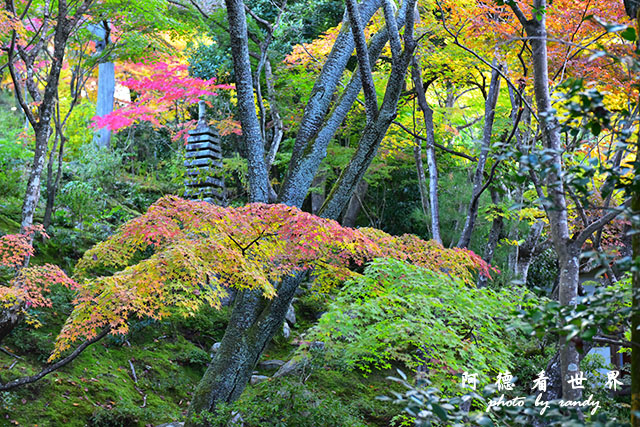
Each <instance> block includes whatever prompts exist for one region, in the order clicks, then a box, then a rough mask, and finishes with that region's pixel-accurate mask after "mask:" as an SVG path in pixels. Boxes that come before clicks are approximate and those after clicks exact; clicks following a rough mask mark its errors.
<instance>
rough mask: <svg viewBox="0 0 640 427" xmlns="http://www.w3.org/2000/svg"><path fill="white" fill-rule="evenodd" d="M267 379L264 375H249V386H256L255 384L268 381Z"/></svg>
mask: <svg viewBox="0 0 640 427" xmlns="http://www.w3.org/2000/svg"><path fill="white" fill-rule="evenodd" d="M268 379H269V377H267V376H266V375H251V379H250V380H249V384H251V385H256V384H260V383H261V382H263V381H266V380H268Z"/></svg>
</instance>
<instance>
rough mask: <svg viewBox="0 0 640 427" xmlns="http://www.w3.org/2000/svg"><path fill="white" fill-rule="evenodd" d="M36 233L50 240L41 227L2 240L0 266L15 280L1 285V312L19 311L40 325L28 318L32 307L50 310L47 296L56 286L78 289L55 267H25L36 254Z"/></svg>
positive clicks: (29, 321)
mask: <svg viewBox="0 0 640 427" xmlns="http://www.w3.org/2000/svg"><path fill="white" fill-rule="evenodd" d="M36 233H40V234H41V235H42V236H44V237H47V235H46V234H45V233H44V230H43V229H42V227H41V226H32V227H29V228H28V229H27V230H26V231H25V232H24V233H22V234H7V235H5V236H2V237H0V267H2V268H5V269H10V270H12V271H13V274H12V275H11V276H12V278H11V279H10V280H9V283H7V284H6V285H4V286H0V309H2V310H5V309H18V310H19V311H20V312H21V313H22V314H24V315H25V319H26V321H27V322H28V323H31V324H34V325H35V326H39V323H38V321H37V319H35V318H34V317H32V316H30V315H29V312H28V309H29V308H31V307H51V300H50V299H49V298H48V294H49V293H50V292H51V287H52V286H53V285H56V284H57V285H62V286H65V287H67V288H69V289H77V288H78V286H77V283H76V282H75V281H74V280H72V279H71V278H69V277H68V276H67V275H66V274H65V272H64V271H62V270H61V269H60V268H59V267H57V266H55V265H52V264H44V265H36V266H30V267H22V266H23V264H24V262H25V259H26V258H27V257H31V256H33V254H34V249H33V246H32V244H31V241H32V239H33V237H34V235H35V234H36Z"/></svg>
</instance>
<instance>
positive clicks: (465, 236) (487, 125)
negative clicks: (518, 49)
mask: <svg viewBox="0 0 640 427" xmlns="http://www.w3.org/2000/svg"><path fill="white" fill-rule="evenodd" d="M500 68H501V66H499V65H498V61H497V60H496V59H494V60H493V69H492V71H491V83H490V84H489V93H488V94H487V100H486V102H485V108H484V129H483V132H482V144H481V146H480V156H479V157H478V165H477V166H476V172H475V175H474V176H473V191H472V192H471V201H470V202H469V208H468V209H467V219H466V220H465V223H464V227H463V228H462V233H461V234H460V239H459V240H458V245H457V246H458V247H459V248H466V247H468V246H469V243H470V242H471V235H472V234H473V229H474V227H475V225H476V219H477V218H478V205H479V201H480V192H481V191H482V187H483V182H484V167H485V165H486V163H487V156H488V155H489V149H490V148H491V134H492V133H493V122H494V119H495V115H496V105H497V104H498V95H500V79H501V77H500V74H499V73H498V70H499V69H500Z"/></svg>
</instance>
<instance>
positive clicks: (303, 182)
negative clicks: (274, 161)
mask: <svg viewBox="0 0 640 427" xmlns="http://www.w3.org/2000/svg"><path fill="white" fill-rule="evenodd" d="M365 4H368V3H365ZM375 4H378V7H379V2H376V3H375ZM406 8H407V6H406V2H403V4H402V6H401V7H400V11H399V12H398V18H397V19H396V24H397V26H398V27H402V26H404V25H405V18H406V15H405V11H406ZM365 10H368V9H365V8H364V6H363V4H362V3H361V5H360V14H361V15H362V17H363V18H362V19H363V22H364V21H365V17H366V16H365ZM373 12H375V10H372V11H371V12H370V14H369V15H368V16H369V17H370V16H371V15H373ZM367 13H369V12H367ZM343 28H345V30H346V28H348V26H347V25H346V24H345V25H343ZM387 28H388V26H385V28H383V29H382V30H380V31H378V32H377V33H376V35H374V36H373V37H372V38H371V41H370V43H369V61H370V62H371V63H372V64H373V63H375V61H376V60H377V59H378V57H379V56H380V54H381V52H382V49H384V47H385V45H386V44H387V41H388V40H389V34H388V31H387ZM341 37H342V32H341V33H340V34H339V35H338V39H337V40H336V43H335V44H334V46H333V48H332V50H331V51H332V52H333V51H334V50H335V51H340V50H343V49H351V50H350V51H349V55H348V57H347V58H346V59H345V58H343V56H342V55H343V54H342V53H336V54H335V55H333V54H330V55H329V58H328V59H327V62H326V63H325V65H324V67H323V69H322V70H323V74H321V75H320V76H319V77H318V79H317V81H319V80H320V79H322V78H323V75H324V73H325V69H328V70H332V72H336V71H337V67H341V68H340V69H341V71H340V72H341V73H342V72H343V71H344V69H345V67H346V64H347V61H348V60H349V58H350V57H351V52H353V49H354V45H353V40H352V39H353V38H352V37H351V34H350V33H349V32H347V34H346V36H345V37H348V38H350V39H351V41H350V42H349V43H350V44H347V43H346V41H344V42H341V43H338V41H339V40H340V38H341ZM316 85H318V86H319V87H321V88H322V90H328V89H329V88H332V89H331V90H333V91H335V85H337V82H336V83H335V84H334V80H333V79H327V80H326V82H324V83H322V85H321V84H320V83H316ZM361 89H362V81H361V79H360V73H353V74H352V77H351V80H350V81H349V84H348V85H347V87H346V89H345V90H344V91H343V92H342V95H341V96H340V99H339V101H338V102H337V105H336V107H335V108H334V109H333V111H332V113H331V114H330V115H329V118H328V119H327V120H326V122H325V123H323V124H322V123H320V124H318V125H316V124H312V123H311V122H312V121H313V123H315V120H316V115H317V114H319V112H312V111H309V112H308V113H307V110H311V109H312V108H317V109H319V108H324V104H322V105H320V104H319V102H320V99H318V104H316V102H315V100H313V96H314V95H313V93H314V92H312V95H311V98H312V99H310V101H309V103H308V104H307V106H306V107H305V116H304V117H303V123H301V125H300V129H301V131H300V132H298V135H297V136H296V145H298V144H299V145H300V146H301V148H299V149H298V150H297V151H296V149H294V153H293V154H292V157H291V162H290V163H289V171H288V172H287V177H286V179H285V181H284V183H283V185H282V190H281V191H280V195H279V200H280V202H281V203H284V204H287V205H292V206H300V205H301V204H302V201H303V200H304V198H305V197H306V191H307V188H308V187H309V184H310V183H311V181H312V180H313V178H314V176H315V174H316V171H317V170H318V168H319V167H320V164H321V163H322V160H323V159H324V158H325V157H326V155H327V147H328V146H329V143H330V142H331V140H332V139H333V136H334V135H335V133H336V131H337V130H338V128H339V127H340V125H341V124H342V123H343V121H344V119H345V118H346V117H347V114H348V113H349V111H350V110H351V106H352V105H353V103H354V102H355V100H356V99H357V97H358V94H359V93H360V90H361ZM314 90H315V86H314ZM318 90H320V89H318ZM317 96H318V98H320V95H317ZM312 101H313V102H312ZM314 106H315V107H314ZM327 108H328V106H327ZM325 114H326V113H325ZM307 117H308V119H307ZM305 119H306V120H308V121H309V124H305ZM303 124H305V126H309V129H308V130H305V131H304V132H303ZM311 127H317V129H316V130H315V131H314V132H315V133H313V134H312V130H311ZM316 134H317V135H316ZM314 137H315V139H313V138H314Z"/></svg>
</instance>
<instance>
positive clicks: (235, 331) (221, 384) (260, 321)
mask: <svg viewBox="0 0 640 427" xmlns="http://www.w3.org/2000/svg"><path fill="white" fill-rule="evenodd" d="M301 279H302V275H298V276H295V277H289V278H286V279H284V280H283V281H282V283H281V284H280V287H279V288H278V295H277V296H276V297H275V298H273V299H272V300H268V299H265V298H264V297H263V296H262V293H261V292H260V291H243V292H238V294H237V296H236V301H235V304H234V306H233V311H232V312H231V318H230V319H229V325H228V326H227V330H226V331H225V334H224V337H223V338H222V341H221V343H220V349H219V350H218V351H217V352H216V355H215V357H214V359H213V361H212V362H211V364H210V365H209V366H208V367H207V370H206V371H205V373H204V376H203V377H202V380H200V383H199V384H198V387H197V389H196V391H195V393H194V397H193V400H192V402H191V406H189V413H188V415H187V421H186V423H185V427H195V426H202V425H205V426H208V425H209V424H207V423H198V422H193V421H191V417H192V416H193V415H195V414H201V413H203V412H209V411H212V410H214V409H215V407H216V405H217V404H219V403H231V402H233V401H234V400H236V399H237V398H238V397H240V394H241V393H242V392H243V390H244V389H245V387H246V385H247V383H248V382H249V379H250V378H251V375H252V372H253V369H254V368H255V366H256V364H257V363H258V360H259V359H260V356H261V355H262V352H263V351H264V349H265V348H266V346H267V344H269V342H270V341H271V339H272V338H273V336H274V335H275V334H276V333H277V332H278V331H279V330H280V329H281V328H282V322H283V321H284V318H285V315H286V313H287V310H288V308H289V305H290V304H291V300H292V299H293V296H294V293H295V290H296V289H297V287H298V285H299V283H300V281H301Z"/></svg>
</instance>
